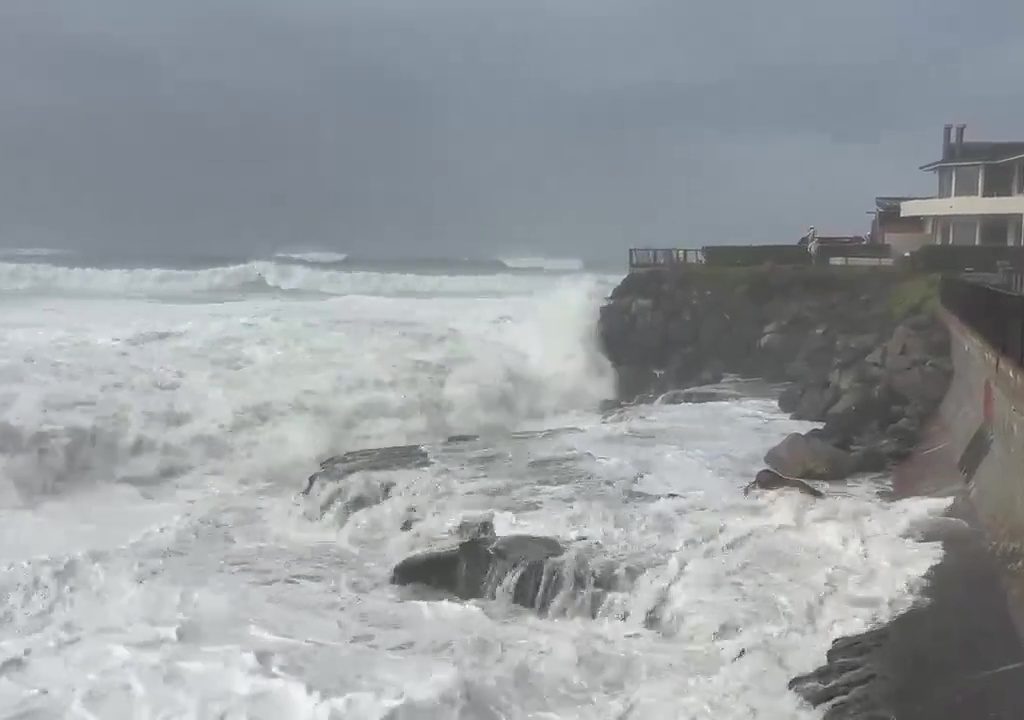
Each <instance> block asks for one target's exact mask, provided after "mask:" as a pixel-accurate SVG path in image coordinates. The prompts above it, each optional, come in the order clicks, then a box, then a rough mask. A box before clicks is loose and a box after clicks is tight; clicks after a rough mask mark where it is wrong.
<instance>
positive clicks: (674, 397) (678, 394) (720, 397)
mask: <svg viewBox="0 0 1024 720" xmlns="http://www.w3.org/2000/svg"><path fill="white" fill-rule="evenodd" d="M740 397H741V395H740V394H739V393H738V392H736V391H734V390H726V389H725V388H708V387H701V388H690V389H689V390H670V391H669V392H667V393H665V394H664V395H662V396H661V397H659V398H658V401H657V404H658V405H682V404H700V403H710V402H729V401H732V400H738V399H740Z"/></svg>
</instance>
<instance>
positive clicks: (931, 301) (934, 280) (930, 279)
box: [889, 275, 939, 321]
mask: <svg viewBox="0 0 1024 720" xmlns="http://www.w3.org/2000/svg"><path fill="white" fill-rule="evenodd" d="M938 307H939V276H938V275H915V276H912V277H908V278H907V279H906V280H903V281H902V282H900V283H899V284H897V285H896V287H894V288H893V291H892V294H891V295H890V296H889V313H890V314H891V315H892V318H893V320H896V321H899V320H903V319H905V318H908V317H910V316H911V315H915V314H917V313H921V312H934V311H936V310H938Z"/></svg>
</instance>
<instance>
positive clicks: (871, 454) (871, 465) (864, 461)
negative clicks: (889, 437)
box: [853, 444, 889, 473]
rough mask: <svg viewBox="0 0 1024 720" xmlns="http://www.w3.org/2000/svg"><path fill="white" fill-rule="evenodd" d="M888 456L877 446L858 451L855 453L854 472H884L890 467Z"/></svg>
mask: <svg viewBox="0 0 1024 720" xmlns="http://www.w3.org/2000/svg"><path fill="white" fill-rule="evenodd" d="M888 464H889V462H888V456H887V455H886V454H885V452H884V451H883V450H882V448H881V447H879V446H877V445H873V444H872V445H869V446H868V447H865V448H861V449H860V450H856V451H855V452H854V453H853V468H854V469H853V471H854V472H859V473H877V472H882V471H883V470H885V469H886V467H888Z"/></svg>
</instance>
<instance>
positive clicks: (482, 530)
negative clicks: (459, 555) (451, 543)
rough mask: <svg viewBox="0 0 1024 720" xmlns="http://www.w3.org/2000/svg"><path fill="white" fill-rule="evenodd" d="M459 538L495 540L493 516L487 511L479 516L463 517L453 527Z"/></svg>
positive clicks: (464, 539) (463, 539)
mask: <svg viewBox="0 0 1024 720" xmlns="http://www.w3.org/2000/svg"><path fill="white" fill-rule="evenodd" d="M455 535H456V536H457V537H458V538H459V540H462V541H466V540H495V539H497V537H498V536H497V534H496V533H495V532H494V516H493V515H492V514H491V513H487V514H485V515H482V516H480V517H471V518H463V519H462V520H460V521H459V524H458V526H457V527H456V528H455Z"/></svg>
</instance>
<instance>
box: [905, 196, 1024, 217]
mask: <svg viewBox="0 0 1024 720" xmlns="http://www.w3.org/2000/svg"><path fill="white" fill-rule="evenodd" d="M900 215H902V216H903V217H948V216H951V215H1024V195H1013V196H1010V197H978V196H976V195H975V196H965V197H941V198H925V199H923V200H907V201H905V202H903V203H901V204H900Z"/></svg>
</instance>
